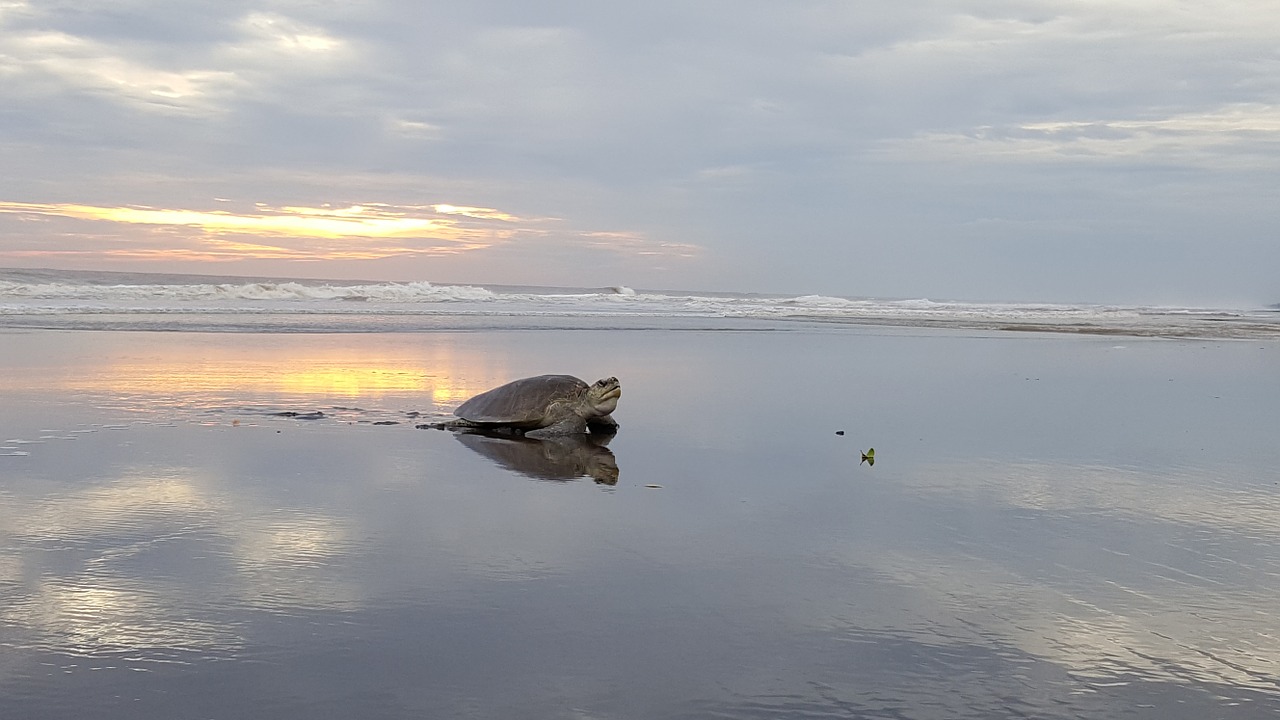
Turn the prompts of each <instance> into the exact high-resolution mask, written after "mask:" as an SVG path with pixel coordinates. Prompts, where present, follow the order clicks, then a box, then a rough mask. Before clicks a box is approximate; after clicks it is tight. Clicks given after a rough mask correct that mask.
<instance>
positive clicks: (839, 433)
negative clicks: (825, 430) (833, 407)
mask: <svg viewBox="0 0 1280 720" xmlns="http://www.w3.org/2000/svg"><path fill="white" fill-rule="evenodd" d="M836 434H837V435H843V434H844V431H843V430H837V431H836Z"/></svg>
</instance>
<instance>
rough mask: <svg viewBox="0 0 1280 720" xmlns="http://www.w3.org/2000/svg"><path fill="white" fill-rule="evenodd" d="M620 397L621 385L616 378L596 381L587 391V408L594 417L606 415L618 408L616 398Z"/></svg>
mask: <svg viewBox="0 0 1280 720" xmlns="http://www.w3.org/2000/svg"><path fill="white" fill-rule="evenodd" d="M620 397H622V385H620V384H619V383H618V378H616V377H611V378H605V379H603V380H597V381H596V382H595V384H594V385H592V386H591V387H590V388H588V389H587V407H588V408H590V409H592V410H594V411H595V413H596V415H608V414H609V413H611V412H613V410H614V408H616V407H618V398H620Z"/></svg>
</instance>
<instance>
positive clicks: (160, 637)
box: [0, 326, 1280, 720]
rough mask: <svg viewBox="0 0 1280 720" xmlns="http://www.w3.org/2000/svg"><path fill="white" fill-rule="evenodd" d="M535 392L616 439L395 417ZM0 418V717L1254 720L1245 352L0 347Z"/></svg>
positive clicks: (128, 344) (1256, 639) (711, 338)
mask: <svg viewBox="0 0 1280 720" xmlns="http://www.w3.org/2000/svg"><path fill="white" fill-rule="evenodd" d="M541 373H571V374H575V375H578V376H579V377H582V378H583V379H585V380H587V381H588V382H591V381H594V380H596V379H597V378H600V377H608V376H617V377H618V378H619V379H620V380H621V382H622V388H623V396H622V399H621V401H620V403H619V406H618V410H617V411H616V413H615V414H614V416H615V418H616V419H617V420H618V421H619V422H620V423H621V429H620V431H619V432H618V434H617V435H616V436H614V437H612V438H594V439H581V440H571V441H564V442H537V441H531V440H526V441H523V442H522V441H518V440H513V439H506V438H495V437H486V436H474V435H471V436H468V435H455V434H453V433H450V432H446V431H441V430H426V429H418V428H417V427H416V426H417V425H420V424H425V423H428V422H430V421H432V420H438V419H441V418H443V417H446V416H449V413H450V412H451V410H452V409H453V408H454V407H456V406H457V405H458V404H460V403H461V402H462V401H463V400H465V399H466V398H468V397H470V396H471V395H473V394H475V393H477V392H480V391H483V390H485V389H488V388H490V387H493V386H496V385H499V384H501V383H503V382H506V381H508V380H511V379H514V378H517V377H523V376H528V375H536V374H541ZM0 402H2V403H3V404H2V405H0V441H2V442H0V717H3V718H28V719H33V720H34V719H39V718H71V717H93V718H130V719H139V718H141V719H150V718H156V719H160V718H163V719H165V720H170V719H173V718H247V717H264V718H265V717H270V718H283V719H290V718H298V719H301V718H307V719H308V720H311V719H314V718H343V719H346V718H433V717H440V718H445V717H448V718H512V717H521V718H635V719H653V718H706V717H712V718H714V717H724V718H823V717H832V718H836V717H840V718H911V719H916V718H920V719H925V718H937V719H939V720H941V719H944V718H1024V717H1034V718H1077V717H1106V718H1121V717H1123V718H1160V720H1175V719H1181V718H1186V719H1187V720H1192V719H1195V720H1199V719H1200V718H1268V717H1273V716H1275V715H1276V714H1277V713H1280V636H1278V634H1277V628H1278V627H1280V622H1278V620H1277V617H1276V611H1275V608H1276V598H1277V592H1278V591H1280V540H1278V539H1277V538H1278V537H1280V474H1278V473H1277V471H1276V468H1277V467H1280V443H1278V442H1277V429H1278V428H1280V423H1278V422H1277V420H1278V416H1277V408H1280V346H1278V345H1276V344H1275V343H1268V342H1252V341H1251V342H1244V341H1237V342H1207V341H1183V340H1178V341H1174V340H1153V339H1138V338H1117V337H1095V338H1089V337H1076V336H1060V335H1050V334H1043V335H1027V334H1021V333H1020V334H1000V333H985V334H974V333H970V334H964V333H958V332H938V331H912V330H897V331H895V330H889V331H884V330H877V329H874V328H828V327H805V326H789V327H786V328H781V329H773V330H764V331H708V330H702V329H700V330H630V331H628V330H610V331H602V330H563V331H546V330H544V331H515V330H512V331H501V330H491V331H485V332H436V333H431V332H428V333H416V334H373V335H357V336H353V335H321V334H299V335H273V334H249V335H238V334H215V335H206V334H194V333H159V334H156V333H139V332H127V333H112V332H56V331H8V332H0ZM871 448H874V449H875V454H874V456H875V460H876V462H875V464H874V465H870V464H867V463H863V462H861V458H862V455H863V454H864V453H866V452H867V451H868V450H869V449H871Z"/></svg>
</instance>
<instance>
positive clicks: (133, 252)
mask: <svg viewBox="0 0 1280 720" xmlns="http://www.w3.org/2000/svg"><path fill="white" fill-rule="evenodd" d="M219 202H220V203H225V202H227V201H223V200H219ZM224 207H225V205H224ZM0 215H12V216H17V217H19V218H20V219H23V220H40V221H43V222H45V223H54V222H57V221H62V222H64V223H65V222H68V221H69V222H73V223H81V224H85V223H87V224H89V228H88V230H87V231H86V230H84V229H83V228H81V227H79V226H73V227H71V228H65V229H62V230H61V231H58V232H54V231H52V230H50V229H45V228H46V227H48V228H51V227H52V226H51V225H50V226H41V228H42V230H44V231H43V232H39V233H22V237H23V243H22V244H23V245H25V247H15V246H14V245H13V244H12V243H13V242H15V241H16V239H17V238H18V237H19V236H18V235H14V236H11V238H10V241H9V242H10V248H9V249H4V248H0V256H7V257H26V258H32V257H101V258H114V259H119V260H144V261H145V260H169V261H175V260H176V261H230V260H291V261H299V260H305V261H324V260H377V259H382V258H391V257H403V256H446V255H456V254H459V253H467V252H471V251H476V250H484V249H486V248H490V247H494V246H496V245H501V244H504V243H507V242H510V241H513V240H516V239H523V240H525V241H529V242H532V241H534V240H535V239H536V241H537V242H538V243H539V244H541V245H557V244H558V245H568V246H571V247H572V246H578V247H585V248H591V249H598V250H605V251H609V252H613V253H617V254H620V255H629V256H632V257H645V256H668V257H672V256H674V257H684V258H688V257H693V256H695V255H696V254H697V253H698V251H699V248H697V247H696V246H692V245H681V244H675V243H667V242H659V241H654V240H650V239H648V238H646V237H645V236H643V235H641V234H639V233H633V232H580V231H575V230H573V229H568V228H563V227H557V225H559V224H560V222H561V221H559V220H557V219H555V218H546V217H543V218H521V217H518V216H516V215H513V214H510V213H507V212H504V211H502V210H498V209H495V208H487V207H478V206H469V205H452V204H446V203H439V204H434V205H392V204H386V203H360V204H352V205H342V206H332V205H321V206H316V207H312V206H294V205H287V206H282V207H272V206H269V205H266V204H263V203H256V204H254V205H252V206H248V207H245V208H244V209H242V210H223V209H216V210H199V209H196V210H191V209H177V208H156V207H148V206H142V205H125V206H100V205H88V204H82V203H28V202H8V201H0ZM125 228H135V230H134V231H132V232H124V231H123V229H125Z"/></svg>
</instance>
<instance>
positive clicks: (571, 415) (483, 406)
mask: <svg viewBox="0 0 1280 720" xmlns="http://www.w3.org/2000/svg"><path fill="white" fill-rule="evenodd" d="M619 397H622V387H621V386H620V385H619V384H618V378H615V377H611V378H605V379H603V380H597V381H596V382H595V384H593V385H588V384H586V383H585V382H583V381H581V380H579V379H578V378H576V377H573V376H572V375H539V376H537V377H531V378H524V379H521V380H514V381H512V382H509V383H507V384H506V385H502V386H500V387H496V388H494V389H492V390H489V391H487V392H482V393H480V394H479V395H476V396H475V397H473V398H471V399H470V400H468V401H466V402H464V403H462V405H460V406H459V407H458V409H457V410H454V411H453V414H454V415H457V416H458V419H457V420H450V421H448V422H444V423H440V424H439V425H438V426H437V427H441V428H447V429H455V428H478V429H484V430H511V431H516V432H521V433H523V434H525V435H528V436H529V437H555V436H557V435H578V434H581V433H585V432H589V431H594V432H610V433H611V432H616V431H617V429H618V423H617V422H616V421H615V420H614V419H613V418H612V417H611V416H610V415H609V413H611V412H613V409H614V408H616V407H617V406H618V398H619Z"/></svg>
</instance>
